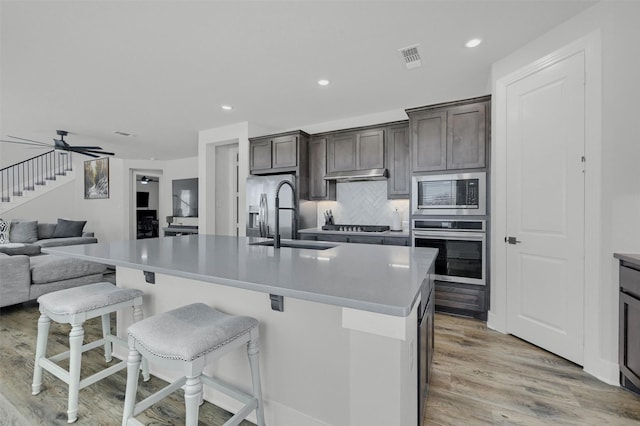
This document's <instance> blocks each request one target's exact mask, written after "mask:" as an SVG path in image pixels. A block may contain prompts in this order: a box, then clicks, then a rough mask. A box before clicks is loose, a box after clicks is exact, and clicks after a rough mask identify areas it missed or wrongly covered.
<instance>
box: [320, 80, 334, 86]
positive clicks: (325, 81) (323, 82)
mask: <svg viewBox="0 0 640 426" xmlns="http://www.w3.org/2000/svg"><path fill="white" fill-rule="evenodd" d="M329 83H331V82H330V81H329V80H326V79H324V78H323V79H321V80H318V84H319V85H320V86H328V85H329Z"/></svg>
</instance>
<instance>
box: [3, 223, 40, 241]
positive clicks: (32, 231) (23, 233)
mask: <svg viewBox="0 0 640 426" xmlns="http://www.w3.org/2000/svg"><path fill="white" fill-rule="evenodd" d="M9 241H11V242H12V243H35V242H36V241H38V221H36V220H33V221H19V220H15V219H14V220H12V221H11V227H10V228H9Z"/></svg>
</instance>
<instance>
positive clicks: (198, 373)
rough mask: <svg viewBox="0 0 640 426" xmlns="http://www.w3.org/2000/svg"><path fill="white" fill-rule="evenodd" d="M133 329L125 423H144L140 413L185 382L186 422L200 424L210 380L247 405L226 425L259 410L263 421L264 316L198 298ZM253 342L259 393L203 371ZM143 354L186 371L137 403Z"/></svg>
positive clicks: (260, 423) (191, 425) (251, 362)
mask: <svg viewBox="0 0 640 426" xmlns="http://www.w3.org/2000/svg"><path fill="white" fill-rule="evenodd" d="M127 332H128V334H129V359H128V363H127V390H126V393H125V398H124V412H123V417H122V425H123V426H126V425H130V424H140V423H139V422H138V421H137V420H136V419H135V418H134V416H136V415H138V414H140V413H141V412H143V411H144V410H146V409H147V408H149V407H150V406H151V405H153V404H155V403H156V402H158V401H160V400H161V399H163V398H164V397H166V396H168V395H169V394H171V393H172V392H174V391H175V390H177V389H178V388H180V387H181V386H183V385H184V402H185V424H186V426H196V425H197V424H198V412H199V406H200V404H201V403H202V400H203V399H202V384H203V383H205V384H207V385H209V386H212V387H213V388H215V389H216V390H218V391H221V392H223V393H225V394H227V395H228V396H230V397H232V398H235V399H237V400H239V401H241V402H243V403H244V404H245V405H244V406H243V407H242V408H241V409H240V410H239V411H238V412H237V413H236V414H235V415H233V416H232V417H231V418H230V419H229V420H228V421H227V422H226V423H225V424H224V426H231V425H237V424H239V423H240V421H241V420H242V419H245V418H246V417H247V416H248V415H249V414H250V413H251V412H252V411H253V410H256V417H257V419H258V426H263V425H264V424H265V421H264V407H263V402H262V390H261V385H260V369H259V365H258V354H259V352H260V349H259V341H258V321H257V320H255V319H254V318H251V317H244V316H234V315H227V314H224V313H222V312H220V311H217V310H216V309H213V308H211V307H209V306H207V305H205V304H203V303H194V304H191V305H187V306H183V307H181V308H178V309H174V310H172V311H168V312H165V313H163V314H159V315H157V316H153V317H150V318H147V319H145V320H143V321H140V322H137V323H135V324H132V325H131V326H130V327H129V328H128V330H127ZM245 344H246V347H247V355H248V357H249V366H250V368H251V380H252V385H253V395H249V394H247V393H245V392H243V391H241V390H239V389H237V388H235V387H233V386H231V385H229V384H227V383H225V382H222V381H221V380H219V379H214V378H213V377H209V376H207V375H205V374H203V370H204V368H205V367H206V365H207V364H209V363H210V362H212V361H214V360H216V359H218V358H220V357H221V356H223V355H225V354H226V353H228V352H230V351H232V350H234V349H235V348H238V347H240V346H242V345H245ZM141 356H143V357H145V358H147V359H149V360H151V362H152V363H153V362H157V365H158V366H161V367H164V368H170V369H174V370H182V371H183V372H184V376H183V377H181V378H180V379H178V380H176V381H175V382H173V383H171V384H170V385H168V386H166V387H165V388H163V389H161V390H159V391H157V392H156V393H154V394H153V395H151V396H149V397H147V398H146V399H144V400H143V401H141V402H139V403H137V404H136V394H137V388H138V369H139V366H140V358H141Z"/></svg>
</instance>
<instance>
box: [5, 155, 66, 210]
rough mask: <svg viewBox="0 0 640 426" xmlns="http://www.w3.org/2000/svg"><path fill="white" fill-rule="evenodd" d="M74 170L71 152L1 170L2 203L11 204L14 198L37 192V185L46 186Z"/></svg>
mask: <svg viewBox="0 0 640 426" xmlns="http://www.w3.org/2000/svg"><path fill="white" fill-rule="evenodd" d="M72 170H73V158H72V157H71V152H60V151H56V150H51V151H49V152H45V153H44V154H40V155H37V156H35V157H32V158H29V159H27V160H24V161H21V162H19V163H16V164H14V165H12V166H8V167H5V168H3V169H0V201H1V202H5V203H7V202H10V201H11V199H12V197H21V196H23V195H24V192H25V191H33V190H35V188H36V185H45V184H46V181H48V180H52V181H53V180H56V176H64V175H66V174H67V172H68V171H72Z"/></svg>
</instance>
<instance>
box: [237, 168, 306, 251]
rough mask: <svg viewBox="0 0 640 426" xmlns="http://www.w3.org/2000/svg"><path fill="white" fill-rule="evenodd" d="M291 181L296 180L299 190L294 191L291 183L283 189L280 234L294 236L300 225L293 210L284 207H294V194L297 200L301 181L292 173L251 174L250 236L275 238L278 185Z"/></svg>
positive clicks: (249, 178) (290, 237) (288, 236)
mask: <svg viewBox="0 0 640 426" xmlns="http://www.w3.org/2000/svg"><path fill="white" fill-rule="evenodd" d="M283 180H288V181H289V182H291V183H293V184H294V186H295V188H296V192H297V193H292V191H291V188H290V187H289V186H288V185H283V186H282V187H281V188H280V194H279V197H280V207H281V210H280V237H281V238H288V239H295V238H296V235H297V229H299V228H298V226H299V224H298V222H297V220H295V222H294V218H295V217H296V216H295V215H294V212H293V211H292V210H284V209H282V208H290V207H293V203H294V201H293V200H294V197H295V199H296V204H298V203H297V201H298V197H299V193H298V182H297V180H296V176H295V175H292V174H284V175H269V176H249V177H248V178H247V186H246V188H247V236H249V237H264V238H272V237H273V234H274V232H275V218H276V212H275V200H276V188H277V187H278V184H279V183H280V182H281V181H283Z"/></svg>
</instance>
